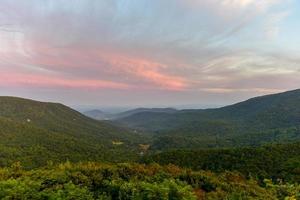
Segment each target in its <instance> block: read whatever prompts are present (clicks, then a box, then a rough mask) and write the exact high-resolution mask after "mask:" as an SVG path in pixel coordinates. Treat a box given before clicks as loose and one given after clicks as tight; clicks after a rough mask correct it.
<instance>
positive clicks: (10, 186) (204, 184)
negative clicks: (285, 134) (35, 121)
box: [0, 162, 299, 200]
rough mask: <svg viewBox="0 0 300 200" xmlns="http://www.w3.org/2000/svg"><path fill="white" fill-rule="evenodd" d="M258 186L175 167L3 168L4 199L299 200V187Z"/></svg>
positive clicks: (241, 179)
mask: <svg viewBox="0 0 300 200" xmlns="http://www.w3.org/2000/svg"><path fill="white" fill-rule="evenodd" d="M265 183H266V184H265V186H260V185H259V184H258V183H257V182H256V181H255V180H253V179H249V180H247V179H246V178H244V177H243V176H242V175H240V174H238V173H233V172H224V173H221V174H214V173H211V172H205V171H191V170H187V169H182V168H178V167H176V166H174V165H168V166H165V167H162V166H159V165H157V164H152V165H141V164H101V163H78V164H72V163H70V162H67V163H63V164H60V165H57V166H47V167H44V168H39V169H34V170H23V169H22V168H21V167H20V165H19V164H16V165H14V166H12V167H9V168H2V169H1V168H0V199H53V200H54V199H85V200H86V199H87V200H88V199H103V200H109V199H111V200H113V199H119V200H131V199H133V200H134V199H136V200H142V199H143V200H168V199H169V200H196V199H220V200H221V199H230V200H231V199H278V198H279V199H280V198H285V197H298V196H297V195H299V192H298V191H299V187H298V186H296V185H289V184H279V185H276V184H274V183H272V182H271V181H265Z"/></svg>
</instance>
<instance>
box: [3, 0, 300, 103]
mask: <svg viewBox="0 0 300 200" xmlns="http://www.w3.org/2000/svg"><path fill="white" fill-rule="evenodd" d="M0 1H1V3H0V70H1V75H0V79H1V80H0V86H2V87H8V86H14V87H15V88H17V87H18V88H25V87H26V88H29V89H31V90H30V91H34V88H52V89H53V90H57V91H63V90H64V89H65V90H66V88H73V89H78V95H80V93H81V92H82V91H83V90H86V89H93V90H95V91H99V93H100V92H101V91H102V90H103V89H110V90H111V91H113V90H120V89H121V90H125V91H128V93H130V92H131V91H135V92H137V91H139V94H140V93H144V94H146V93H150V92H152V91H157V95H156V97H159V94H160V95H162V96H163V95H165V94H173V93H176V94H177V93H178V94H182V95H185V92H195V93H196V94H199V96H201V93H202V92H205V93H211V94H220V93H224V94H229V93H234V94H236V95H237V96H238V95H239V94H242V93H246V92H249V95H250V94H251V95H252V94H255V93H259V94H260V93H270V92H272V91H273V92H276V91H282V90H288V89H294V88H296V87H297V86H298V85H299V83H300V78H299V77H300V74H299V73H300V70H299V61H300V58H299V57H300V56H299V51H296V52H291V51H290V46H289V45H288V44H285V43H284V42H283V41H286V40H289V41H291V40H293V39H294V40H296V38H289V36H286V35H284V34H283V33H286V32H287V30H286V29H287V27H289V28H291V27H292V28H294V27H293V26H294V24H293V23H292V22H291V21H288V20H290V16H293V14H294V15H295V12H296V11H299V9H300V8H298V7H297V6H299V4H298V3H297V1H295V0H288V1H283V0H261V1H257V0H174V1H172V2H169V1H161V0H153V1H144V0H130V1H129V0H122V1H121V0H112V1H104V0H98V1H96V0H77V1H74V2H72V3H70V2H67V1H64V0H45V1H39V0H28V1H17V0H0ZM297 9H298V10H297ZM295 32H299V34H300V30H299V29H296V28H295ZM298 50H299V49H298ZM276 77H277V78H278V79H280V80H281V81H280V82H278V81H277V80H276ZM265 80H268V82H266V81H265ZM95 93H96V92H95ZM108 95H109V94H108ZM193 98H194V97H193ZM166 101H167V100H166ZM191 101H196V102H197V101H198V99H196V98H194V99H191Z"/></svg>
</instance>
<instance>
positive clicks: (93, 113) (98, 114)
mask: <svg viewBox="0 0 300 200" xmlns="http://www.w3.org/2000/svg"><path fill="white" fill-rule="evenodd" d="M83 114H84V115H85V116H87V117H90V118H92V119H96V120H108V119H110V118H111V117H112V114H109V113H105V112H103V111H101V110H89V111H85V112H83Z"/></svg>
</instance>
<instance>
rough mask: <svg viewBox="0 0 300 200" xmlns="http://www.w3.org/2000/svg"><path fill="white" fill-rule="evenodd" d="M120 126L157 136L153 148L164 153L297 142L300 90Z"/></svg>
mask: <svg viewBox="0 0 300 200" xmlns="http://www.w3.org/2000/svg"><path fill="white" fill-rule="evenodd" d="M116 123H119V124H122V125H123V126H129V127H131V128H135V129H138V130H141V131H143V132H145V133H156V135H155V137H154V138H156V142H154V143H153V145H152V146H153V148H155V149H161V150H162V149H165V148H188V147H193V148H194V147H222V146H244V145H260V144H263V143H268V142H277V141H279V142H280V141H293V140H298V139H300V131H299V130H300V90H294V91H288V92H284V93H279V94H273V95H266V96H261V97H256V98H252V99H249V100H247V101H244V102H241V103H237V104H234V105H231V106H226V107H222V108H217V109H203V110H180V111H177V112H175V113H159V112H157V113H153V112H142V113H137V114H135V115H131V116H129V117H125V118H122V119H119V120H117V121H116ZM157 138H158V139H157Z"/></svg>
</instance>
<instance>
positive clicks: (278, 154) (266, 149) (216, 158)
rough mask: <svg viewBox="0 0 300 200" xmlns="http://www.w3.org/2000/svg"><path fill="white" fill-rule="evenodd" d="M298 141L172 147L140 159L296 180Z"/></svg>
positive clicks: (299, 177) (299, 160)
mask: <svg viewBox="0 0 300 200" xmlns="http://www.w3.org/2000/svg"><path fill="white" fill-rule="evenodd" d="M299 155H300V143H293V144H282V145H279V144H276V145H267V146H262V147H252V148H232V149H207V150H174V151H168V152H162V153H157V154H151V155H146V156H144V157H143V158H142V159H141V162H144V163H152V162H157V163H160V164H163V165H167V164H170V163H172V164H175V165H178V166H182V167H189V168H192V169H194V170H211V171H214V172H224V171H226V170H228V171H239V172H240V173H242V174H244V175H245V176H247V177H255V178H258V179H260V180H261V181H262V180H263V179H264V178H272V179H273V180H277V179H281V180H285V181H292V182H298V183H300V157H299Z"/></svg>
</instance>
